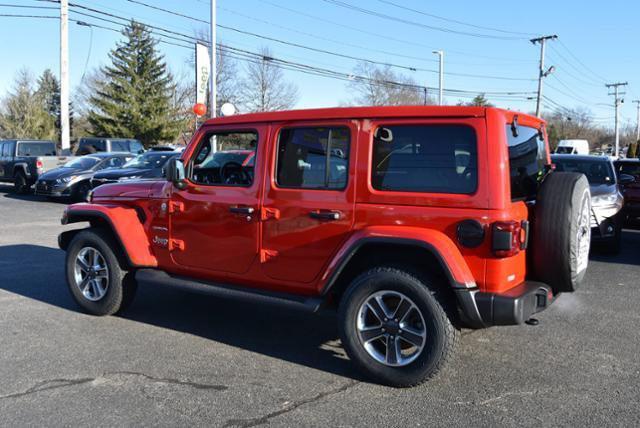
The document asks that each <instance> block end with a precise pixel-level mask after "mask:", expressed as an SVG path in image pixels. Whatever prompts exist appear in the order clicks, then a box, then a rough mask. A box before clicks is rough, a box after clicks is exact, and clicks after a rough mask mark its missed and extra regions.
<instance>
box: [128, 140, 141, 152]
mask: <svg viewBox="0 0 640 428" xmlns="http://www.w3.org/2000/svg"><path fill="white" fill-rule="evenodd" d="M128 151H130V152H131V153H143V152H144V147H143V146H142V143H140V141H136V140H133V141H131V142H130V143H129V150H128Z"/></svg>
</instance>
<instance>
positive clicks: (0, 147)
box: [0, 143, 6, 157]
mask: <svg viewBox="0 0 640 428" xmlns="http://www.w3.org/2000/svg"><path fill="white" fill-rule="evenodd" d="M3 156H6V155H5V154H4V143H0V157H3Z"/></svg>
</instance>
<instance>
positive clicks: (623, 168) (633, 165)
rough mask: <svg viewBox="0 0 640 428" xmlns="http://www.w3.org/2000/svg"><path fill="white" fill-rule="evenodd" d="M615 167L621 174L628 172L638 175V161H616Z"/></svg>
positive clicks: (639, 163) (639, 166)
mask: <svg viewBox="0 0 640 428" xmlns="http://www.w3.org/2000/svg"><path fill="white" fill-rule="evenodd" d="M616 169H617V171H618V172H619V173H621V174H630V175H633V176H639V177H640V162H618V163H616Z"/></svg>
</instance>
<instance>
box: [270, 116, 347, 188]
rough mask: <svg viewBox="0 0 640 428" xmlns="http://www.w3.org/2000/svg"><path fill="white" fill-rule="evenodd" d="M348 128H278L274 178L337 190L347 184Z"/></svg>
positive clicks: (286, 184)
mask: <svg viewBox="0 0 640 428" xmlns="http://www.w3.org/2000/svg"><path fill="white" fill-rule="evenodd" d="M349 145H350V133H349V128H345V127H334V128H329V127H326V128H325V127H317V128H315V127H314V128H289V129H283V130H282V131H280V138H279V139H278V168H277V176H276V181H277V183H278V185H279V186H281V187H290V188H301V189H321V190H322V189H324V190H340V189H344V188H345V187H346V186H347V177H348V169H349Z"/></svg>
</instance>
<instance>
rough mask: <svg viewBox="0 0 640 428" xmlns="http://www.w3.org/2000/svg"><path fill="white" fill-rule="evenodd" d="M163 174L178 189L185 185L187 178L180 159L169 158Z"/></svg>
mask: <svg viewBox="0 0 640 428" xmlns="http://www.w3.org/2000/svg"><path fill="white" fill-rule="evenodd" d="M165 175H166V177H167V180H168V181H171V182H172V183H173V185H174V186H176V187H177V188H178V189H184V188H185V187H187V180H186V178H185V172H184V163H182V159H178V158H173V159H169V163H168V165H167V167H166V169H165Z"/></svg>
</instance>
